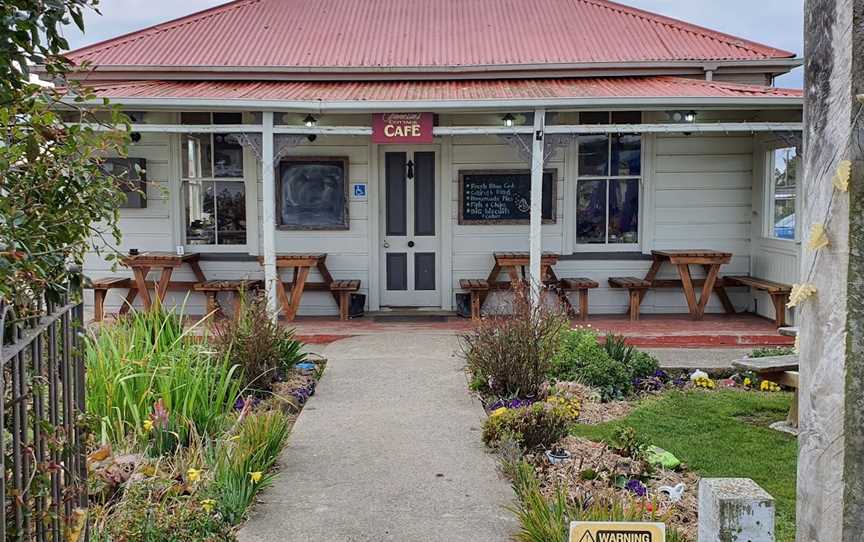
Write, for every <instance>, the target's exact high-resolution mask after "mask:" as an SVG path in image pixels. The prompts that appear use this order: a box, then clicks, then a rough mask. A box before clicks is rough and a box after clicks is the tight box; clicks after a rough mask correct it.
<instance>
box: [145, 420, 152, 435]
mask: <svg viewBox="0 0 864 542" xmlns="http://www.w3.org/2000/svg"><path fill="white" fill-rule="evenodd" d="M152 430H153V420H144V432H145V433H149V432H150V431H152Z"/></svg>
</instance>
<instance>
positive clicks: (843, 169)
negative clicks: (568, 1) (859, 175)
mask: <svg viewBox="0 0 864 542" xmlns="http://www.w3.org/2000/svg"><path fill="white" fill-rule="evenodd" d="M851 176H852V162H851V161H849V160H843V161H841V162H840V164H838V166H837V173H835V174H834V178H833V179H832V180H831V182H832V183H833V184H834V188H836V189H837V190H839V191H841V192H848V191H849V178H850V177H851Z"/></svg>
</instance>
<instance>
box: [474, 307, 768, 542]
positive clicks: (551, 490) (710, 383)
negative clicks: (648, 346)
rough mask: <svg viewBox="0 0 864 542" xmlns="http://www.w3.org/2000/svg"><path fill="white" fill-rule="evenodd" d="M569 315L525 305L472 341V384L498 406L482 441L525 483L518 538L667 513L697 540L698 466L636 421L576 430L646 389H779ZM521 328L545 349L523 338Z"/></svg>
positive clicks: (674, 527)
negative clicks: (707, 368) (695, 367)
mask: <svg viewBox="0 0 864 542" xmlns="http://www.w3.org/2000/svg"><path fill="white" fill-rule="evenodd" d="M517 308H518V307H517ZM558 319H559V315H558V314H557V313H555V312H554V311H553V312H546V311H545V310H544V309H537V308H535V309H531V310H528V309H524V308H523V310H522V311H521V312H520V311H519V310H517V311H514V313H513V315H512V316H511V317H510V321H509V323H507V324H506V325H503V326H501V327H498V328H497V329H495V328H493V327H492V323H491V322H481V324H480V326H479V327H478V330H477V331H476V332H474V333H471V334H469V335H468V336H467V337H466V338H465V340H464V343H463V344H464V345H465V357H466V361H467V369H468V372H469V375H468V376H469V381H470V387H471V389H472V390H474V391H475V392H476V393H477V394H478V395H479V397H480V399H481V401H482V402H483V404H484V406H485V408H486V411H487V413H488V414H489V417H488V418H487V420H486V422H485V423H484V427H483V440H484V442H485V443H486V444H487V445H488V446H490V447H492V448H494V449H496V450H497V451H498V452H499V454H500V455H501V458H502V464H503V467H504V471H505V473H507V474H508V475H510V477H511V478H512V479H513V483H514V489H515V490H516V493H517V497H518V504H517V505H516V506H515V507H514V512H515V513H516V515H517V516H518V518H519V520H520V523H521V525H522V531H521V532H520V534H519V535H518V538H519V540H524V541H533V542H541V541H542V542H549V541H558V540H561V541H562V542H563V540H565V538H564V537H565V534H564V533H565V532H566V526H567V524H568V523H569V521H571V520H575V519H590V520H601V521H602V520H627V521H639V520H654V521H662V522H664V523H665V524H666V525H667V529H668V530H667V533H668V537H667V539H668V540H671V541H685V540H690V541H692V540H694V539H695V534H696V529H697V527H696V525H697V524H696V514H697V495H696V488H697V485H698V479H699V476H698V474H697V473H694V472H691V471H689V470H688V469H687V467H686V465H682V464H681V462H680V461H678V460H677V458H675V457H674V456H673V455H672V454H670V453H669V452H667V451H666V450H663V449H660V448H657V447H656V446H652V443H651V442H647V441H645V440H643V439H642V438H641V436H640V435H639V434H637V432H636V431H635V430H634V429H633V428H632V427H620V428H618V430H616V432H615V433H614V434H613V435H610V436H607V438H605V439H604V441H603V442H591V441H589V440H586V439H584V438H578V437H573V436H568V433H569V432H571V431H573V430H574V429H575V428H576V427H581V426H586V424H587V426H592V425H603V426H606V425H609V422H614V421H615V420H619V419H623V418H625V417H628V416H629V415H630V414H631V413H632V412H633V411H634V409H635V408H637V407H638V405H639V404H640V402H641V401H643V400H644V399H645V398H649V397H662V396H664V395H666V394H668V393H669V392H670V391H672V390H683V391H686V392H688V393H697V394H701V393H716V392H717V391H718V390H721V389H728V388H736V389H738V390H740V391H742V392H747V391H761V392H773V391H779V390H780V387H779V386H777V385H776V384H775V383H772V382H768V381H764V380H759V379H758V378H757V377H756V376H755V375H752V374H734V375H731V374H718V375H709V374H707V373H704V372H701V371H694V372H693V373H692V374H690V373H686V372H678V373H675V374H671V373H669V372H667V371H664V370H661V369H660V368H659V364H658V362H657V360H656V359H655V358H653V357H652V356H651V355H649V354H647V353H645V352H641V351H639V350H638V349H636V348H634V347H632V346H630V345H627V344H626V343H625V342H624V340H623V338H620V337H615V336H611V335H610V336H606V337H602V338H601V337H599V336H598V335H597V334H596V333H595V332H594V330H592V329H591V328H590V327H582V328H577V329H574V330H569V329H566V328H561V327H559V326H557V325H556V324H555V322H558ZM520 337H531V338H532V340H533V341H534V344H535V345H536V344H541V345H544V348H541V349H538V348H536V346H530V345H529V346H526V347H524V348H523V347H522V346H520V345H521V340H520ZM484 349H485V350H488V352H484V351H483V350H484ZM493 361H494V363H492V362H493ZM490 367H491V368H492V369H490ZM538 375H540V377H538ZM741 475H742V476H747V475H748V473H741Z"/></svg>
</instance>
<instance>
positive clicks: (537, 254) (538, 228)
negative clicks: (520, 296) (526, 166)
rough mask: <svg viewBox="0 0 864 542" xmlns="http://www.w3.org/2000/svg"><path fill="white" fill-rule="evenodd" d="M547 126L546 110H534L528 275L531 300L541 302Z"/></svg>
mask: <svg viewBox="0 0 864 542" xmlns="http://www.w3.org/2000/svg"><path fill="white" fill-rule="evenodd" d="M545 126H546V111H545V110H543V109H538V110H536V111H534V135H533V136H532V141H533V145H532V146H531V220H530V223H531V225H530V227H529V238H530V242H529V254H530V263H529V265H528V270H529V273H528V276H529V281H530V288H531V301H532V302H534V303H539V302H540V291H541V287H542V286H543V277H541V276H540V259H541V257H542V255H543V152H544V148H543V147H544V145H543V138H544V134H543V130H544V129H545Z"/></svg>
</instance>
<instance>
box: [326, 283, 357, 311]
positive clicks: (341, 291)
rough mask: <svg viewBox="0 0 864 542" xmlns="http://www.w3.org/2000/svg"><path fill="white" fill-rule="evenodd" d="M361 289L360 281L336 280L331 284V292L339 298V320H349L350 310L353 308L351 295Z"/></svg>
mask: <svg viewBox="0 0 864 542" xmlns="http://www.w3.org/2000/svg"><path fill="white" fill-rule="evenodd" d="M359 289H360V281H359V280H334V281H333V282H331V283H330V291H331V292H333V293H334V295H338V296H339V319H340V320H347V319H348V309H349V308H350V306H351V294H352V293H354V292H356V291H358V290H359Z"/></svg>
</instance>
